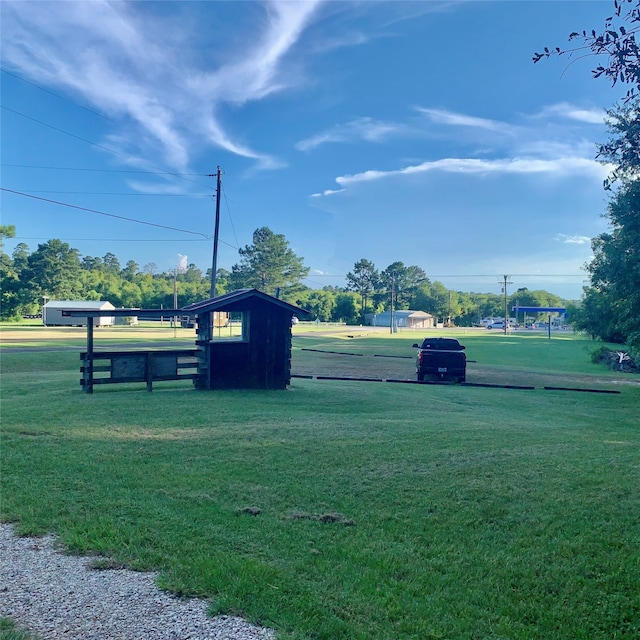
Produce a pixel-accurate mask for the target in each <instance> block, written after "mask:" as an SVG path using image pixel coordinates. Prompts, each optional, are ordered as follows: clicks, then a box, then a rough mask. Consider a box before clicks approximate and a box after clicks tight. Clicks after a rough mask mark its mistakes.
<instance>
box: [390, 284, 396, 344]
mask: <svg viewBox="0 0 640 640" xmlns="http://www.w3.org/2000/svg"><path fill="white" fill-rule="evenodd" d="M395 296H396V274H395V272H393V273H392V274H391V315H390V320H391V321H390V322H389V333H393V311H394V309H393V307H394V304H393V303H394V298H395Z"/></svg>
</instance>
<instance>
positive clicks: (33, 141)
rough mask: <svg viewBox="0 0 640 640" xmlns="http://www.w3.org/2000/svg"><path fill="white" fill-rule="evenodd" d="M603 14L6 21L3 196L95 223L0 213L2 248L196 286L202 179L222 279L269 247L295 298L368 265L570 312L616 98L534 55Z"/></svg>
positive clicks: (615, 92) (82, 6)
mask: <svg viewBox="0 0 640 640" xmlns="http://www.w3.org/2000/svg"><path fill="white" fill-rule="evenodd" d="M612 6H613V3H612V2H610V1H609V0H606V1H600V0H593V1H587V0H581V1H567V2H565V1H562V0H552V1H544V0H533V1H530V2H519V1H510V0H505V1H502V2H484V1H468V2H462V1H461V2H452V1H447V2H439V1H435V0H434V1H422V2H401V1H393V2H382V1H367V2H361V1H356V2H341V1H340V2H338V1H333V0H329V1H320V0H318V1H312V0H308V1H306V2H294V1H285V2H249V1H245V2H240V1H236V2H215V1H214V2H170V1H165V2H153V1H145V2H141V1H136V2H103V1H100V0H97V1H91V2H89V1H83V2H74V1H64V2H63V1H61V2H31V1H29V0H19V1H17V2H13V1H11V0H3V1H2V3H0V11H1V12H2V15H1V18H2V22H1V29H2V33H1V35H2V70H3V71H2V78H1V81H2V107H3V108H2V116H1V117H2V158H1V160H2V168H1V169H2V186H3V187H4V188H5V189H9V190H12V191H18V192H21V193H26V194H30V195H32V196H36V198H46V199H49V200H55V201H58V202H63V203H67V204H72V205H75V206H77V207H84V208H86V209H91V210H93V211H94V212H90V211H84V210H81V209H73V208H70V207H66V206H62V205H59V204H54V203H52V202H46V201H44V200H38V199H36V198H30V197H26V196H24V195H17V194H15V193H10V192H8V191H3V192H2V224H14V225H15V226H16V229H17V238H16V239H15V240H13V241H10V242H7V243H6V246H5V250H6V251H8V252H11V251H12V250H13V248H14V247H15V245H16V244H17V243H18V242H25V243H26V244H28V245H29V247H30V248H31V249H32V250H35V249H36V248H37V245H38V244H39V243H42V242H45V241H46V240H48V239H50V238H60V239H62V240H64V241H66V242H68V243H69V244H70V245H71V246H73V247H76V248H77V249H78V250H79V251H80V253H81V254H82V255H91V256H103V255H104V254H106V253H107V252H112V253H115V254H116V255H117V256H118V258H119V259H120V261H121V263H122V264H123V265H124V263H125V262H126V261H127V260H130V259H133V260H135V261H136V262H138V263H139V264H140V266H141V267H142V266H143V265H145V264H147V263H152V262H153V263H155V264H156V265H157V266H158V268H159V269H160V270H170V269H173V268H175V266H177V265H178V264H179V263H180V261H181V260H182V261H184V260H185V258H184V257H185V256H186V260H187V261H188V262H189V263H195V264H196V265H197V266H198V267H200V268H201V269H203V271H204V270H206V269H207V268H208V267H209V266H210V265H211V253H212V239H211V237H212V235H213V228H214V211H215V204H214V200H213V198H212V194H213V192H214V189H215V179H214V178H212V177H207V176H208V174H213V173H215V171H216V166H217V165H220V167H221V168H222V171H223V196H222V198H221V223H220V253H219V258H218V266H219V267H224V268H227V269H230V268H231V266H232V265H233V264H234V263H236V262H238V261H239V256H238V253H237V248H238V247H243V246H245V245H246V244H250V243H251V236H252V233H253V231H254V230H255V229H256V228H258V227H262V226H268V227H269V228H271V229H272V230H273V231H274V232H276V233H282V234H284V235H285V236H286V238H287V239H288V240H289V242H290V245H291V247H292V248H293V250H294V251H295V252H296V253H297V254H298V255H299V256H302V257H303V258H304V262H305V265H306V266H308V267H310V269H311V272H310V275H309V278H308V280H307V282H306V284H308V285H309V286H310V287H313V288H321V287H322V286H324V285H327V284H331V285H337V286H342V285H344V284H345V280H344V275H345V274H346V273H347V272H348V271H350V270H351V269H352V268H353V265H354V263H355V262H356V261H358V260H360V259H361V258H367V259H368V260H371V261H373V262H374V263H375V265H376V266H377V267H378V268H379V269H384V268H385V267H386V266H388V265H389V264H391V263H392V262H394V261H397V260H400V261H403V262H404V263H405V264H406V265H418V266H420V267H422V268H423V269H424V270H425V272H426V273H427V274H428V276H429V277H430V278H432V279H433V280H440V281H441V282H443V283H444V284H445V285H446V286H447V287H449V288H451V289H454V290H463V291H476V292H495V293H497V292H499V291H500V285H499V284H498V282H499V280H501V279H502V276H503V275H504V274H508V275H510V279H511V281H512V282H513V284H512V285H511V286H512V287H513V288H514V290H515V288H518V287H528V288H530V289H538V288H542V289H547V290H549V291H552V292H554V293H557V294H559V295H561V296H565V297H570V298H577V297H579V295H580V293H581V287H582V284H583V282H584V281H585V273H584V271H583V270H582V268H581V267H582V265H583V264H584V263H585V262H586V261H588V260H589V258H590V255H591V251H590V244H589V239H590V238H591V237H593V236H595V235H597V234H598V233H600V232H602V231H603V230H605V229H606V223H605V220H604V219H603V217H602V214H603V213H604V212H605V211H606V203H607V197H606V193H605V192H604V190H603V188H602V180H603V178H604V177H605V175H606V167H603V166H601V165H600V164H598V163H597V162H595V161H594V156H595V146H596V143H597V142H599V141H604V140H605V139H606V138H607V133H606V128H605V126H604V124H603V116H604V110H605V109H608V108H611V107H612V106H613V104H614V103H615V102H616V100H617V99H618V98H619V97H620V96H621V95H622V93H623V90H622V89H621V88H617V87H616V88H612V87H611V86H610V85H609V84H608V83H607V81H605V80H602V79H601V80H595V79H593V78H592V77H591V74H590V69H591V68H592V67H593V66H595V64H594V61H593V59H588V58H587V59H579V58H578V59H575V60H568V59H566V58H561V59H552V60H548V61H542V62H539V63H538V64H535V65H534V64H533V63H532V55H533V53H534V51H539V50H541V49H542V48H543V47H544V46H555V45H559V46H562V45H565V44H566V43H567V37H568V34H569V33H570V32H572V31H577V30H582V29H583V28H588V29H591V28H595V29H598V28H600V27H601V26H602V24H603V21H604V19H605V18H606V17H607V16H608V15H610V13H611V11H612ZM95 212H101V213H95ZM105 213H106V214H110V215H109V216H107V215H101V214H105ZM117 216H120V217H117ZM122 218H132V219H135V220H138V221H142V222H146V223H150V224H140V223H137V222H131V221H128V220H124V219H122ZM153 225H160V226H153ZM164 227H171V228H170V229H167V228H164Z"/></svg>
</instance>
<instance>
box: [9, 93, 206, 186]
mask: <svg viewBox="0 0 640 640" xmlns="http://www.w3.org/2000/svg"><path fill="white" fill-rule="evenodd" d="M0 107H2V108H3V109H5V110H6V111H10V112H11V113H15V114H16V115H18V116H21V117H23V118H26V119H27V120H31V121H33V122H37V123H38V124H41V125H42V126H43V127H48V128H49V129H53V130H54V131H58V132H59V133H63V134H64V135H66V136H70V137H71V138H75V139H76V140H80V141H81V142H86V143H87V144H90V145H92V146H94V147H97V148H98V149H102V150H103V151H107V152H108V153H113V154H114V155H118V156H123V157H125V158H128V157H129V154H126V153H122V152H121V151H116V150H115V149H111V148H109V147H105V146H104V145H102V144H98V143H97V142H93V141H92V140H87V139H86V138H83V137H82V136H77V135H76V134H75V133H71V132H69V131H65V130H64V129H60V128H59V127H54V126H53V125H52V124H49V123H47V122H43V121H42V120H38V119H37V118H33V117H31V116H28V115H27V114H26V113H22V112H21V111H16V110H15V109H11V108H10V107H7V106H5V105H0ZM151 166H153V167H154V168H156V169H158V170H159V171H160V173H162V174H164V175H168V176H174V177H178V178H182V179H183V180H187V179H186V178H185V177H184V175H181V174H179V173H173V172H171V171H165V170H164V169H162V168H161V167H157V166H155V165H151ZM187 182H191V183H193V184H197V183H196V182H194V181H193V180H187ZM200 186H202V185H200ZM207 188H208V187H207Z"/></svg>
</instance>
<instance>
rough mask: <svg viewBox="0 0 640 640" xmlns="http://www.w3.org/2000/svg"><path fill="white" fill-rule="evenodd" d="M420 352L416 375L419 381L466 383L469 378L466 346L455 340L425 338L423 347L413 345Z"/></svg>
mask: <svg viewBox="0 0 640 640" xmlns="http://www.w3.org/2000/svg"><path fill="white" fill-rule="evenodd" d="M413 346H414V347H415V348H417V349H420V351H418V357H417V359H416V375H417V377H418V381H419V382H422V381H424V380H425V378H427V377H429V378H433V379H438V380H455V381H457V382H464V381H465V380H466V376H467V356H466V354H465V352H464V346H463V345H461V344H460V343H459V342H458V341H457V340H456V339H455V338H425V339H424V340H423V341H422V344H421V345H418V344H417V343H416V344H414V345H413Z"/></svg>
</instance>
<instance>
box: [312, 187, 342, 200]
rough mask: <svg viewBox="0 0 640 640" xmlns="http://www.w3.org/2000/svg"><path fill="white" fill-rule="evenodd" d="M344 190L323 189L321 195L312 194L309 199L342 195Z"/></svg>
mask: <svg viewBox="0 0 640 640" xmlns="http://www.w3.org/2000/svg"><path fill="white" fill-rule="evenodd" d="M344 191H346V189H325V190H324V191H323V192H322V193H312V194H311V196H310V197H311V198H321V197H322V196H332V195H334V194H336V193H343V192H344Z"/></svg>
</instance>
